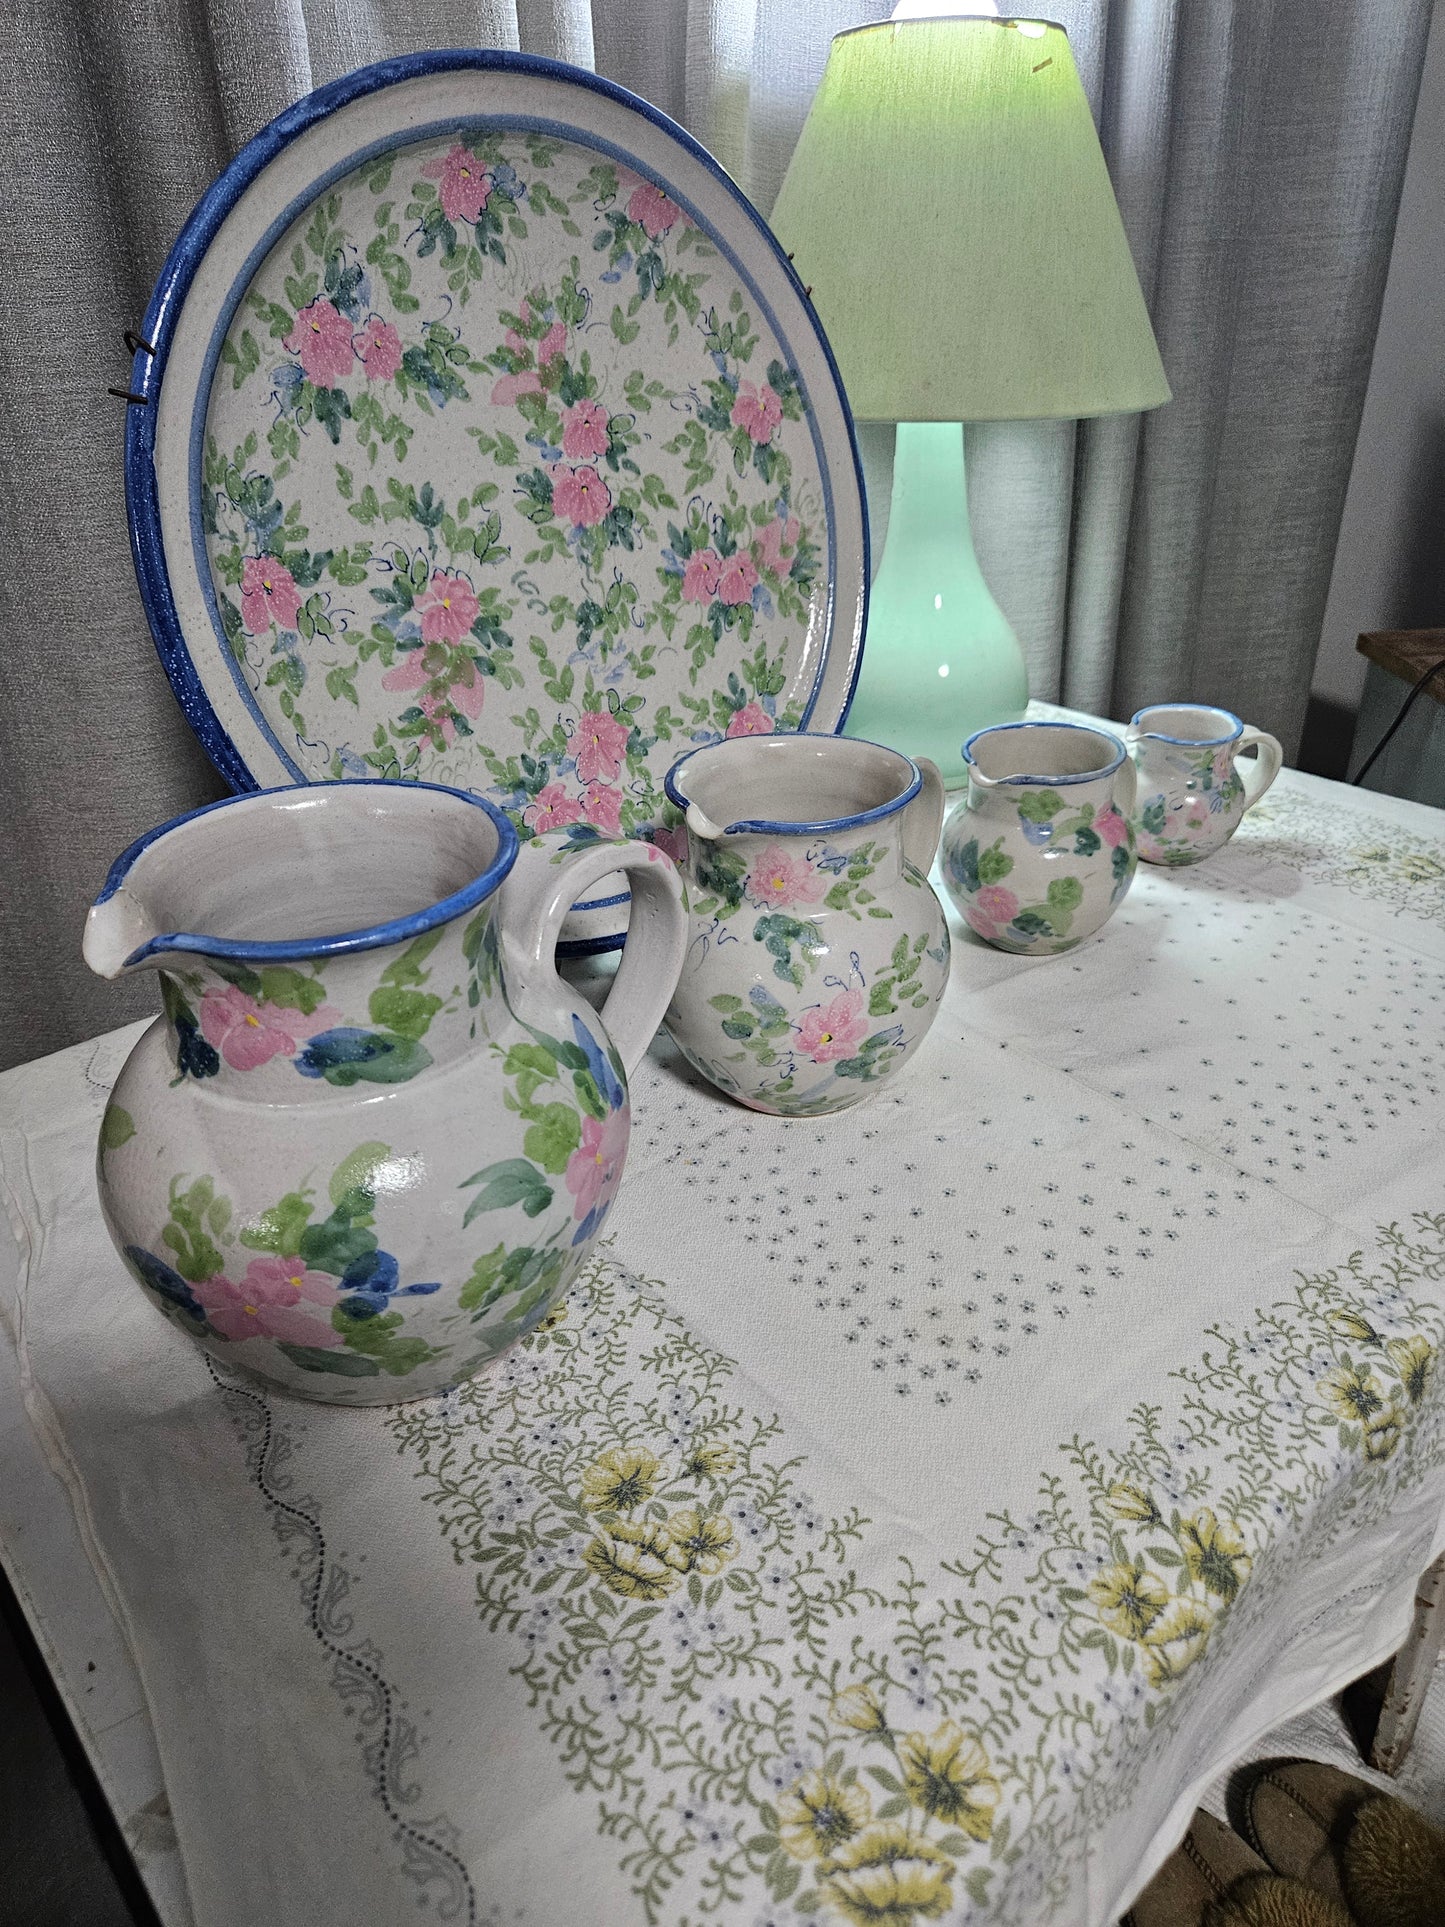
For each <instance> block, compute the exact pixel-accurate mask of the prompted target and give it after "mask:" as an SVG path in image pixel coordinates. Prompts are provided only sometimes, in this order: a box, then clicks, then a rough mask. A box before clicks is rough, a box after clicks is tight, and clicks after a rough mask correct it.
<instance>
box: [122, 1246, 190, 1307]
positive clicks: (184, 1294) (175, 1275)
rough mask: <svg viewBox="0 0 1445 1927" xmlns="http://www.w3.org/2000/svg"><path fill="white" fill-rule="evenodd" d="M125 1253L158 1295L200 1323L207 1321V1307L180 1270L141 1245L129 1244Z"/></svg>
mask: <svg viewBox="0 0 1445 1927" xmlns="http://www.w3.org/2000/svg"><path fill="white" fill-rule="evenodd" d="M125 1255H126V1257H127V1258H128V1259H129V1260H130V1262H131V1265H132V1266H133V1267H134V1269H135V1270H136V1271H138V1272H139V1273H140V1276H141V1278H142V1280H143V1281H144V1282H145V1283H146V1284H147V1285H149V1286H150V1288H151V1290H152V1291H153V1292H155V1293H156V1295H157V1296H158V1297H161V1298H164V1299H165V1300H166V1302H167V1303H168V1304H172V1305H174V1306H175V1308H176V1310H177V1311H183V1312H184V1313H185V1315H186V1317H187V1318H194V1319H195V1321H196V1323H197V1324H198V1325H204V1324H205V1322H206V1308H205V1306H204V1305H203V1304H202V1303H201V1301H200V1299H199V1298H197V1296H196V1294H195V1293H194V1292H193V1291H192V1290H191V1288H190V1286H189V1285H188V1284H187V1283H186V1281H185V1279H184V1278H182V1276H181V1275H180V1273H179V1272H178V1271H172V1270H171V1268H170V1266H169V1265H168V1264H163V1263H162V1261H161V1260H160V1259H159V1258H154V1257H152V1256H151V1254H150V1252H148V1251H143V1250H142V1249H141V1247H140V1246H139V1245H127V1246H126V1248H125Z"/></svg>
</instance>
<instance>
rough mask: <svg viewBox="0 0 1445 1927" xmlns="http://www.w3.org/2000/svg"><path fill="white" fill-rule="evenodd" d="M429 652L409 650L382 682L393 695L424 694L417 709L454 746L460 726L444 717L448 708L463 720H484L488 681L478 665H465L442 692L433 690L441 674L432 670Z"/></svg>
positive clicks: (454, 670)
mask: <svg viewBox="0 0 1445 1927" xmlns="http://www.w3.org/2000/svg"><path fill="white" fill-rule="evenodd" d="M426 656H427V652H426V650H425V649H409V650H408V651H407V653H406V655H404V656H403V657H402V659H401V661H400V662H399V663H397V665H396V667H395V668H394V669H388V670H387V672H386V674H385V675H384V676H383V677H382V679H381V686H382V688H383V689H386V690H389V691H391V692H392V693H393V694H395V693H398V692H406V691H409V690H422V691H424V692H425V693H424V694H422V695H420V696H418V697H417V708H418V709H420V711H421V713H422V715H423V716H425V717H426V719H427V721H428V722H435V723H436V724H437V726H438V728H439V729H440V730H441V733H442V739H443V741H444V742H448V743H449V742H451V741H452V740H453V738H454V737H455V736H456V733H457V726H456V723H455V722H454V721H453V719H452V718H451V716H449V715H447V714H446V713H444V712H445V711H446V710H447V708H448V706H450V707H451V708H452V709H457V710H460V711H461V713H462V715H463V716H472V717H476V716H480V715H481V713H482V704H483V702H484V701H485V700H486V693H487V689H486V681H485V679H484V678H483V676H482V675H481V673H480V672H479V671H478V669H477V667H476V664H475V663H471V662H463V663H462V664H460V665H457V666H454V667H453V668H452V669H451V671H450V675H451V680H450V682H449V683H448V684H447V686H446V688H445V689H443V690H441V691H439V692H438V691H436V690H433V689H430V688H429V687H428V685H429V684H430V683H433V682H435V681H436V680H437V674H436V673H435V672H434V671H432V670H431V669H428V667H427V664H426Z"/></svg>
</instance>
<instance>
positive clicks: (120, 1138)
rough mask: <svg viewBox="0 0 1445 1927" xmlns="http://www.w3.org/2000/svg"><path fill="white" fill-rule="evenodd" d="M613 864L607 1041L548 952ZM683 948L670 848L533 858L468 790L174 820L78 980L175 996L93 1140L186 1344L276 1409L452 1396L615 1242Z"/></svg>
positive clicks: (323, 792) (260, 801)
mask: <svg viewBox="0 0 1445 1927" xmlns="http://www.w3.org/2000/svg"><path fill="white" fill-rule="evenodd" d="M619 869H620V870H624V871H626V872H627V873H628V876H629V880H630V882H631V885H632V896H633V907H632V925H631V932H630V935H629V937H628V942H627V948H626V952H625V954H624V957H623V961H622V965H621V969H620V970H619V972H618V975H617V979H616V983H615V986H614V988H613V989H612V991H611V994H610V996H609V997H608V999H607V1004H606V1025H605V1027H604V1025H603V1022H602V1021H601V1020H600V1019H599V1018H598V1016H597V1014H596V1013H595V1012H594V1011H593V1010H592V1009H591V1008H589V1006H588V1005H587V1004H585V1003H584V1002H582V1001H581V999H580V998H578V997H577V996H576V995H574V993H573V992H572V991H570V990H569V989H568V988H567V987H566V985H565V984H563V982H562V980H561V979H560V978H559V977H558V975H557V971H556V968H555V964H554V961H553V958H554V949H555V944H556V938H557V932H558V930H559V929H560V927H561V924H562V920H563V918H564V917H565V916H566V915H567V912H568V910H569V908H570V907H571V905H572V903H573V902H574V901H575V900H576V898H577V897H578V895H579V894H581V893H582V892H583V890H584V889H585V886H586V885H588V884H589V883H593V882H595V881H597V880H598V879H599V878H601V877H602V876H605V875H608V874H610V873H612V872H614V871H617V870H619ZM685 942H686V920H685V916H684V912H683V908H682V893H681V887H680V884H679V881H678V877H677V873H676V871H675V870H674V868H673V866H672V864H671V863H670V862H669V861H668V860H667V858H666V857H665V856H664V855H663V854H662V853H661V852H660V851H658V850H654V849H652V848H651V847H650V846H649V845H646V844H639V843H627V844H619V843H615V842H602V841H600V840H599V841H598V842H597V843H596V844H594V845H592V846H590V847H588V848H585V849H583V850H581V851H580V852H579V851H575V850H574V851H567V850H562V849H559V848H558V846H557V845H556V844H555V843H549V842H548V841H547V840H546V839H543V838H538V839H535V840H534V841H533V842H532V843H530V844H527V845H524V846H522V847H521V848H520V849H519V847H518V839H517V833H516V831H515V830H514V829H513V828H512V825H511V824H510V823H509V822H508V821H507V819H506V817H504V816H503V815H502V814H501V813H500V811H498V810H495V809H493V808H492V806H491V805H490V804H489V803H485V802H482V801H480V800H479V799H478V798H476V797H474V796H468V795H464V794H463V793H462V792H460V791H458V790H449V789H441V788H436V787H433V786H431V785H427V784H411V783H407V784H402V783H379V782H378V783H373V782H356V783H336V784H327V785H325V786H322V787H318V788H304V787H303V788H297V789H287V790H276V791H271V792H264V793H262V794H260V795H255V796H244V797H236V798H232V799H231V800H229V801H227V802H224V803H218V804H215V805H213V806H212V807H211V808H210V809H206V810H198V811H196V812H195V813H194V814H192V815H190V816H184V817H180V818H178V819H177V820H176V821H175V822H173V823H168V824H166V825H165V827H164V828H162V829H160V830H158V831H156V832H155V833H154V834H153V835H151V836H149V837H144V838H142V839H141V841H140V842H139V843H136V844H134V845H133V846H132V847H131V848H130V849H129V850H127V851H126V853H125V855H124V856H122V857H121V858H120V860H119V861H118V862H117V863H116V865H115V867H114V868H113V869H112V871H111V873H110V876H109V877H108V879H107V881H106V885H105V889H104V890H103V891H102V893H101V895H100V897H99V899H98V901H97V902H96V903H95V905H94V906H93V908H92V909H91V911H90V916H89V920H88V922H87V925H86V931H85V956H86V960H87V962H88V963H89V964H90V966H91V968H92V969H94V970H96V971H98V972H99V973H100V974H101V975H102V976H106V977H118V976H121V975H126V974H129V973H130V972H132V971H136V970H158V971H159V972H160V976H161V994H162V997H163V1000H164V1004H165V1015H164V1017H162V1018H160V1019H158V1020H157V1022H156V1023H155V1024H153V1025H152V1026H151V1028H150V1029H149V1030H148V1031H147V1032H146V1033H145V1035H144V1036H143V1037H142V1038H141V1039H140V1041H139V1043H138V1044H137V1045H136V1047H135V1049H134V1051H132V1053H131V1055H130V1057H129V1058H128V1059H127V1061H126V1063H125V1066H124V1068H123V1069H122V1071H121V1074H120V1077H119V1079H118V1081H117V1083H116V1087H115V1091H114V1094H113V1096H112V1099H111V1103H110V1106H109V1108H108V1110H107V1111H106V1113H105V1119H104V1123H103V1125H102V1129H101V1141H100V1154H99V1179H100V1198H101V1204H102V1207H103V1209H104V1213H105V1218H106V1222H107V1224H108V1226H109V1228H110V1233H111V1236H112V1237H113V1238H114V1240H115V1242H116V1244H117V1246H118V1247H119V1248H120V1250H121V1252H122V1253H123V1254H124V1257H125V1260H126V1263H127V1264H128V1265H129V1267H130V1269H131V1271H132V1272H133V1273H134V1275H135V1277H136V1278H137V1279H138V1280H139V1281H140V1283H141V1285H142V1286H143V1287H144V1288H145V1290H146V1292H147V1294H148V1295H149V1297H150V1298H151V1300H152V1302H153V1303H154V1304H155V1305H157V1306H158V1307H159V1309H160V1310H161V1311H163V1312H164V1313H165V1315H166V1316H167V1317H168V1318H169V1319H170V1320H171V1322H172V1323H173V1324H174V1325H175V1326H176V1327H177V1329H178V1330H180V1331H183V1332H184V1333H186V1335H187V1336H188V1337H190V1338H193V1339H195V1340H197V1341H198V1342H199V1343H200V1344H202V1345H204V1346H205V1347H206V1349H207V1350H208V1351H210V1352H212V1353H214V1354H215V1356H216V1357H217V1358H218V1359H222V1360H224V1361H225V1362H226V1363H227V1364H228V1365H236V1366H240V1367H242V1368H244V1369H247V1370H250V1371H252V1372H257V1373H259V1374H261V1375H262V1376H263V1377H265V1378H269V1379H272V1380H274V1381H275V1382H276V1383H277V1384H279V1385H282V1386H285V1387H286V1388H287V1390H289V1391H292V1392H298V1393H300V1394H302V1395H303V1396H305V1397H308V1398H317V1399H328V1400H335V1401H339V1402H342V1403H346V1404H352V1405H366V1404H380V1403H384V1402H388V1401H391V1400H396V1399H404V1398H414V1397H416V1396H418V1395H419V1394H421V1393H424V1392H430V1391H434V1390H436V1389H437V1387H439V1386H442V1385H446V1384H450V1383H453V1382H454V1381H455V1380H457V1379H461V1378H465V1377H466V1376H467V1374H468V1373H470V1372H474V1371H476V1370H477V1368H478V1367H479V1366H482V1365H485V1364H486V1363H487V1362H488V1361H489V1360H491V1359H493V1358H495V1357H497V1355H498V1354H499V1353H501V1352H503V1351H505V1350H506V1349H507V1348H508V1346H510V1345H513V1344H515V1343H516V1341H517V1340H518V1339H519V1338H521V1337H522V1336H524V1334H525V1333H527V1332H529V1331H530V1330H531V1329H532V1328H533V1327H534V1326H535V1325H536V1324H538V1323H539V1321H540V1320H541V1319H542V1318H544V1317H545V1316H546V1315H547V1313H548V1311H549V1310H550V1309H551V1308H552V1306H553V1305H555V1303H556V1302H557V1300H558V1299H559V1298H560V1297H561V1296H562V1294H563V1293H564V1292H565V1291H566V1289H567V1286H568V1284H569V1283H570V1282H571V1280H572V1278H573V1276H574V1274H575V1273H576V1271H577V1269H578V1266H579V1265H580V1264H581V1262H582V1260H583V1258H584V1257H585V1256H586V1254H587V1251H588V1248H589V1247H590V1246H591V1244H592V1242H593V1240H594V1238H595V1237H596V1235H597V1232H598V1231H599V1229H600V1228H601V1225H602V1222H603V1220H604V1218H605V1217H606V1215H607V1211H608V1207H609V1206H610V1204H611V1202H612V1199H613V1197H614V1195H615V1193H616V1190H617V1186H618V1183H619V1181H620V1179H621V1177H622V1166H623V1160H624V1158H625V1156H626V1152H627V1137H628V1125H629V1111H628V1097H627V1078H628V1073H629V1071H630V1070H631V1069H632V1068H633V1066H634V1065H635V1064H636V1062H637V1060H638V1059H639V1058H640V1057H641V1055H642V1053H643V1051H644V1050H645V1049H646V1047H647V1044H648V1041H649V1039H650V1038H651V1036H652V1034H653V1032H654V1030H655V1029H656V1027H657V1024H658V1021H659V1019H660V1018H661V1016H662V1013H663V1010H664V1008H665V1006H666V1004H667V1000H668V997H669V996H670V994H671V992H672V988H673V984H674V983H675V981H676V978H677V972H678V968H679V966H680V964H681V961H682V954H683V949H684V945H685Z"/></svg>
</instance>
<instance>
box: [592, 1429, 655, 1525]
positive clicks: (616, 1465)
mask: <svg viewBox="0 0 1445 1927" xmlns="http://www.w3.org/2000/svg"><path fill="white" fill-rule="evenodd" d="M660 1470H661V1467H660V1465H659V1463H658V1460H657V1458H656V1456H655V1455H654V1454H653V1453H651V1452H649V1451H648V1450H647V1448H646V1446H642V1445H615V1446H613V1448H612V1450H611V1451H610V1452H604V1453H603V1454H602V1456H601V1458H600V1459H597V1460H595V1461H594V1462H593V1463H592V1464H591V1465H589V1466H588V1468H587V1470H586V1471H585V1472H584V1473H583V1474H582V1503H583V1505H585V1506H586V1508H587V1510H588V1511H589V1512H630V1511H631V1510H632V1508H633V1507H634V1506H639V1505H645V1504H646V1502H647V1501H648V1500H649V1499H650V1498H651V1497H652V1495H653V1493H654V1492H655V1491H656V1490H657V1475H658V1473H659V1471H660Z"/></svg>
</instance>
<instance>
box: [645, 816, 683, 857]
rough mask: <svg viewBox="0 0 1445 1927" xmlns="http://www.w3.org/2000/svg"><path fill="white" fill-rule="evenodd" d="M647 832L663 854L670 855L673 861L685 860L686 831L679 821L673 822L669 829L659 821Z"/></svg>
mask: <svg viewBox="0 0 1445 1927" xmlns="http://www.w3.org/2000/svg"><path fill="white" fill-rule="evenodd" d="M647 834H648V836H649V837H650V838H651V839H652V841H653V842H654V843H655V844H656V845H657V847H658V849H659V850H661V851H662V853H663V855H664V856H670V857H671V858H672V860H673V862H674V863H686V862H687V831H686V830H685V829H684V828H683V827H682V825H681V823H678V824H675V825H674V826H673V827H672V828H671V829H669V828H668V827H667V826H666V825H664V824H662V823H659V824H658V825H657V827H656V828H655V829H652V830H649V831H648V832H647Z"/></svg>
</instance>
